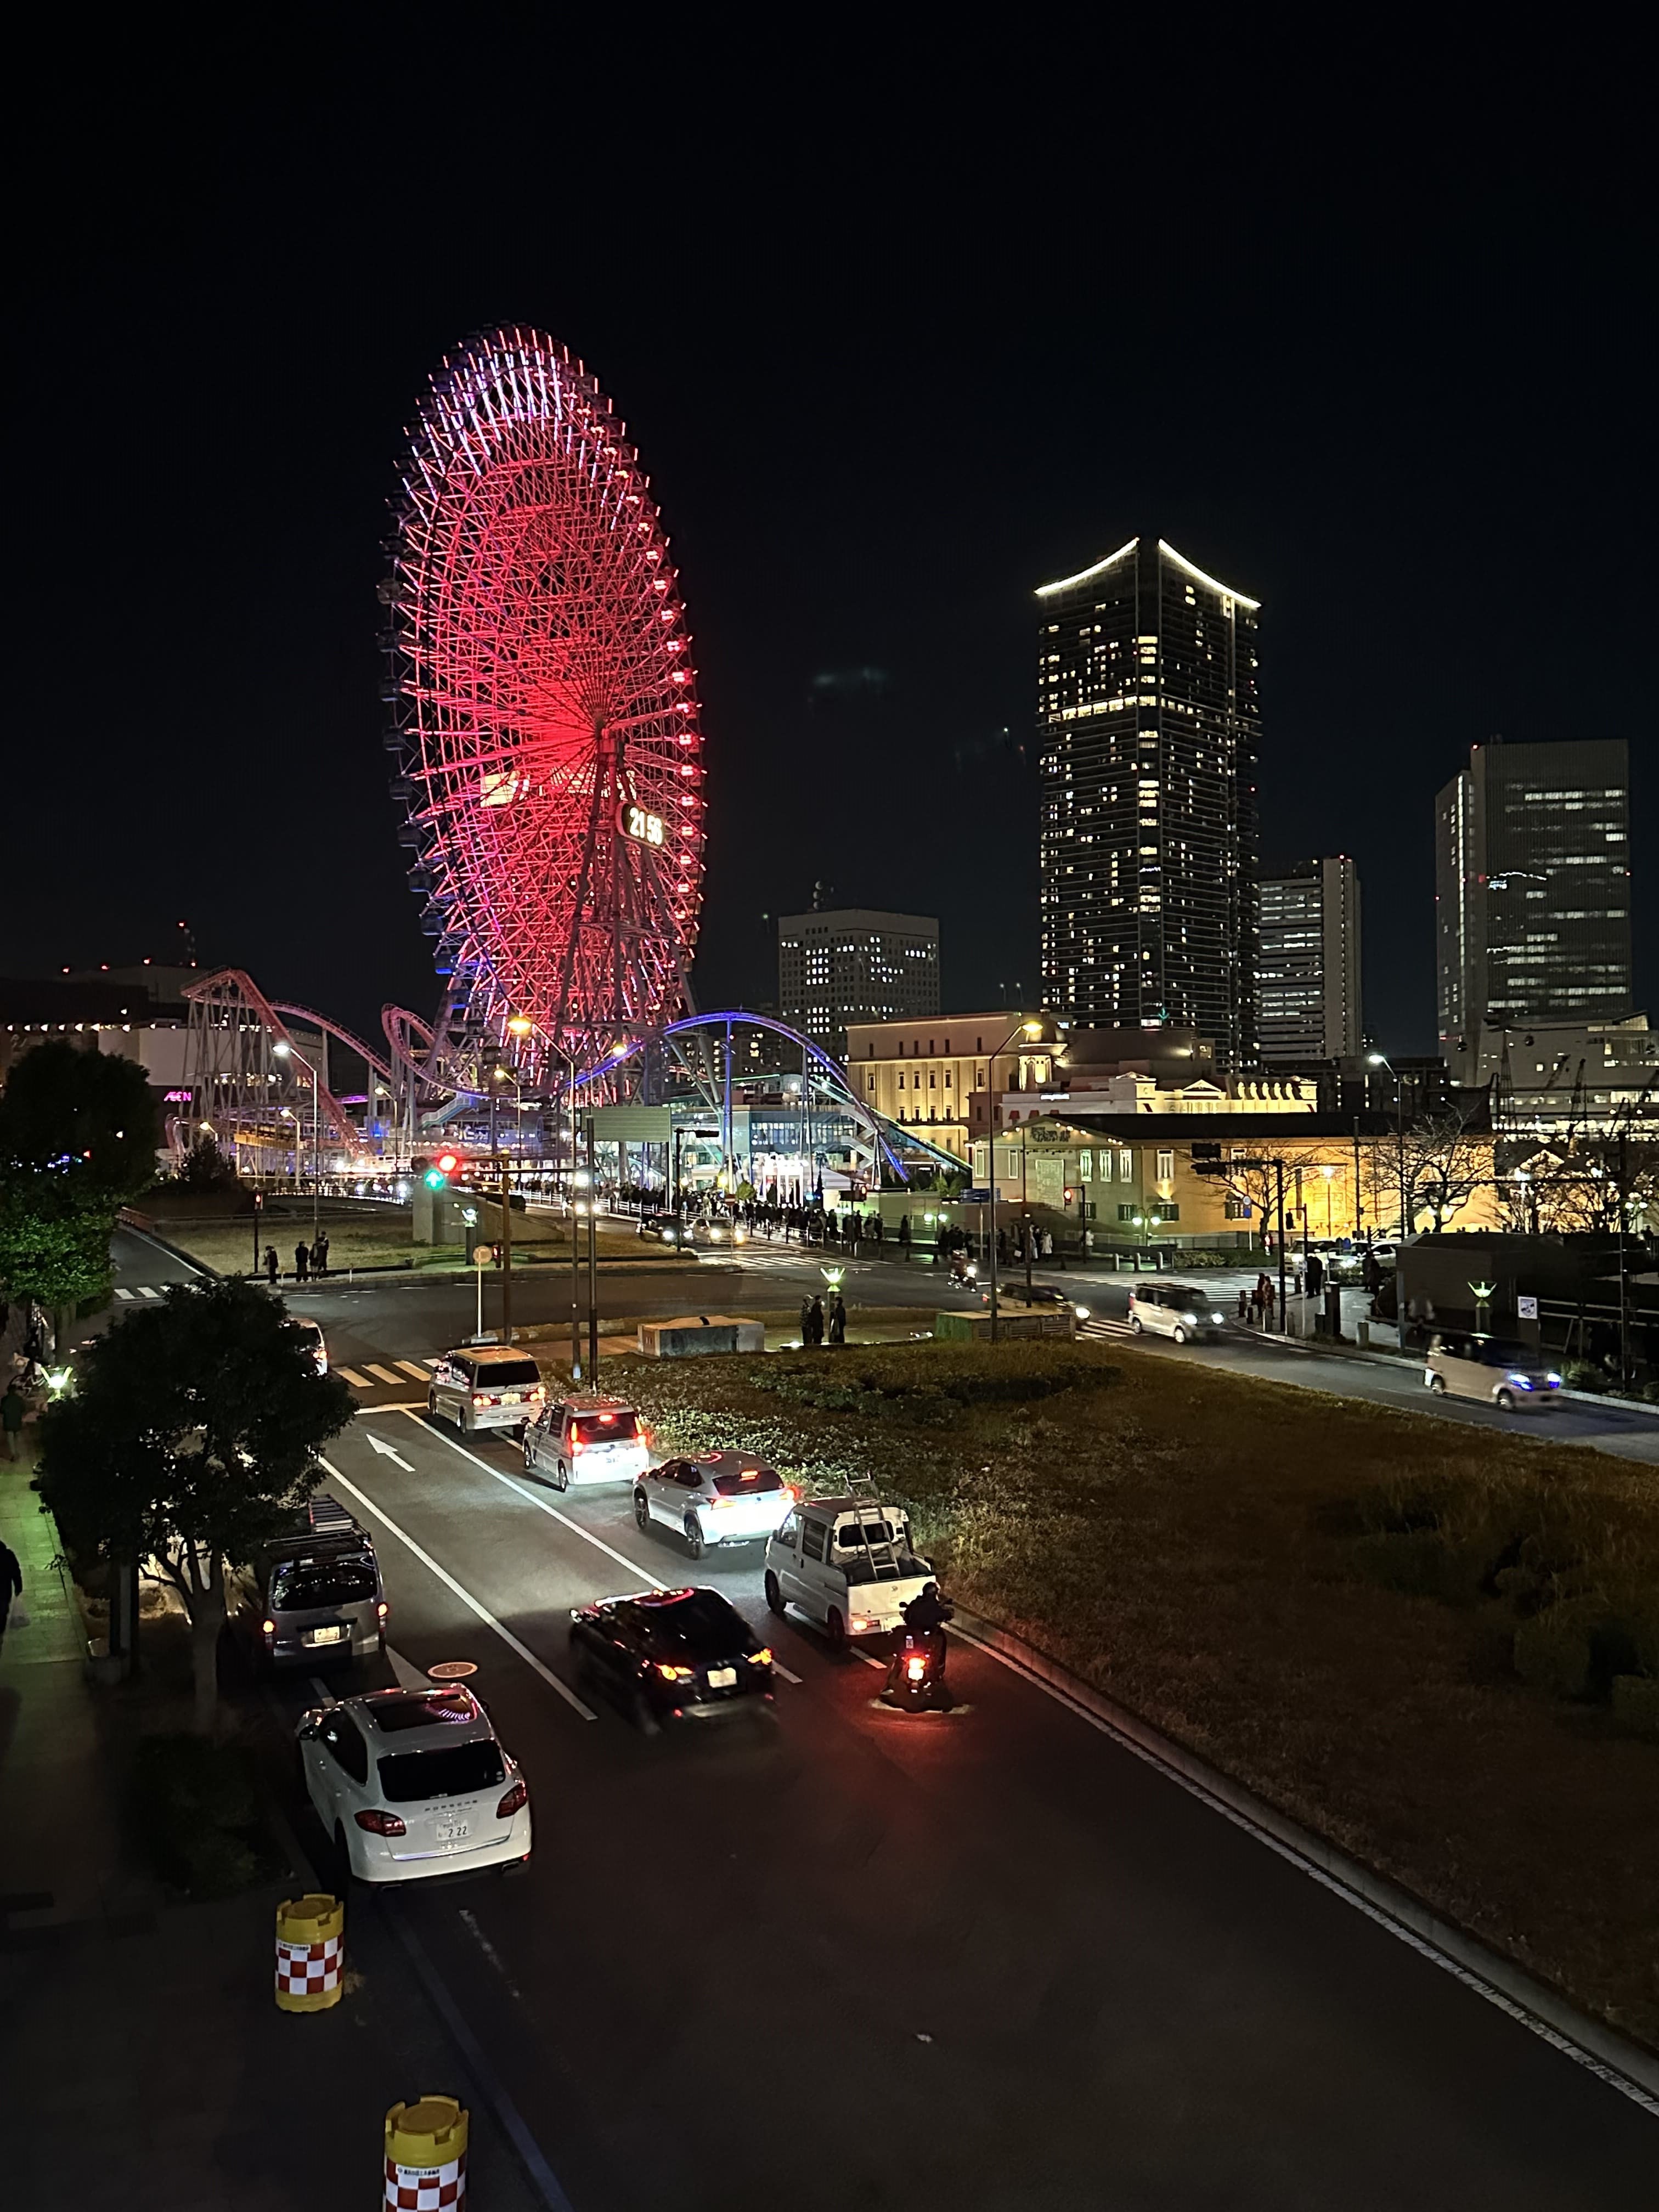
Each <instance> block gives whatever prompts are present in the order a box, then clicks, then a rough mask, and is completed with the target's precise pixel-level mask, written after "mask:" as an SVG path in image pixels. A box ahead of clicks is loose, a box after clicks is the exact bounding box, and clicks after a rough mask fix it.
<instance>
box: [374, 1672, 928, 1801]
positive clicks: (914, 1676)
mask: <svg viewBox="0 0 1659 2212" xmlns="http://www.w3.org/2000/svg"><path fill="white" fill-rule="evenodd" d="M904 1672H905V1674H906V1675H907V1677H908V1679H909V1680H911V1681H913V1682H920V1681H921V1680H924V1679H925V1677H926V1675H927V1661H926V1660H925V1659H924V1658H923V1657H922V1656H921V1653H920V1652H918V1653H917V1655H916V1656H915V1658H914V1659H907V1660H906V1661H905V1662H904ZM357 1817H358V1819H359V1820H362V1814H361V1813H360V1814H358V1815H357Z"/></svg>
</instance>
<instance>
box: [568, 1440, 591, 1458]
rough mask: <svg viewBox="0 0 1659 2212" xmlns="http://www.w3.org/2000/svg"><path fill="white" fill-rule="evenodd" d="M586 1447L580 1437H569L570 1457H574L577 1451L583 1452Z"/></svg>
mask: <svg viewBox="0 0 1659 2212" xmlns="http://www.w3.org/2000/svg"><path fill="white" fill-rule="evenodd" d="M586 1449H587V1446H586V1444H585V1443H583V1442H582V1439H581V1438H580V1437H571V1439H570V1456H571V1457H572V1459H574V1457H575V1456H576V1454H577V1453H578V1452H585V1451H586Z"/></svg>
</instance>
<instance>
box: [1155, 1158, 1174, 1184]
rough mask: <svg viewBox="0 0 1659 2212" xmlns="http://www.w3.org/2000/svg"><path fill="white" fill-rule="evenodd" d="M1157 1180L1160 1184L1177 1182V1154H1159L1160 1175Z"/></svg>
mask: <svg viewBox="0 0 1659 2212" xmlns="http://www.w3.org/2000/svg"><path fill="white" fill-rule="evenodd" d="M1155 1180H1156V1181H1157V1182H1174V1181H1175V1154H1174V1153H1173V1152H1160V1153H1159V1154H1158V1174H1157V1176H1156V1177H1155Z"/></svg>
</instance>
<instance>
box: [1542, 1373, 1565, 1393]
mask: <svg viewBox="0 0 1659 2212" xmlns="http://www.w3.org/2000/svg"><path fill="white" fill-rule="evenodd" d="M1544 1380H1545V1382H1546V1383H1548V1384H1549V1387H1550V1389H1552V1390H1559V1389H1560V1388H1561V1377H1560V1376H1559V1375H1547V1376H1545V1377H1544Z"/></svg>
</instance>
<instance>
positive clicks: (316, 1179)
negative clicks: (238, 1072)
mask: <svg viewBox="0 0 1659 2212" xmlns="http://www.w3.org/2000/svg"><path fill="white" fill-rule="evenodd" d="M271 1049H272V1050H273V1051H274V1052H275V1053H276V1057H277V1059H278V1060H298V1061H299V1063H300V1065H301V1067H303V1068H304V1070H305V1071H306V1073H307V1075H308V1076H309V1077H310V1078H311V1241H312V1243H313V1245H314V1244H315V1243H316V1242H317V1189H318V1185H319V1183H320V1182H321V1181H322V1178H323V1160H322V1146H321V1141H320V1139H319V1130H318V1121H317V1103H318V1101H317V1094H318V1092H319V1090H320V1089H321V1087H322V1086H321V1085H320V1084H319V1082H318V1079H317V1071H316V1069H315V1068H314V1067H313V1066H312V1064H311V1062H310V1061H309V1060H307V1058H306V1056H305V1054H304V1053H302V1052H301V1050H300V1049H299V1048H298V1047H297V1046H296V1045H294V1044H290V1043H289V1040H288V1039H287V1038H286V1037H279V1038H278V1039H277V1040H276V1044H275V1045H274V1046H273V1047H272V1048H271ZM299 1165H300V1117H299V1115H297V1114H296V1115H295V1117H294V1166H295V1177H294V1179H295V1182H298V1181H299V1179H300V1177H299Z"/></svg>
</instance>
